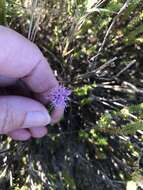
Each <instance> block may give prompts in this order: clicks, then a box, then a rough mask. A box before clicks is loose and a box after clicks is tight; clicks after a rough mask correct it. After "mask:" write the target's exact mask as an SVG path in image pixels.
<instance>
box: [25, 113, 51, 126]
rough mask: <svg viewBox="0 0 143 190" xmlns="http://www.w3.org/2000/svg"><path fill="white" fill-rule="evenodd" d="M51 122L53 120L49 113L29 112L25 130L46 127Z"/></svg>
mask: <svg viewBox="0 0 143 190" xmlns="http://www.w3.org/2000/svg"><path fill="white" fill-rule="evenodd" d="M50 121H51V118H50V116H49V114H48V112H47V113H46V112H38V111H33V112H28V113H27V115H26V118H25V121H24V125H23V128H30V127H39V126H45V125H48V124H49V123H50Z"/></svg>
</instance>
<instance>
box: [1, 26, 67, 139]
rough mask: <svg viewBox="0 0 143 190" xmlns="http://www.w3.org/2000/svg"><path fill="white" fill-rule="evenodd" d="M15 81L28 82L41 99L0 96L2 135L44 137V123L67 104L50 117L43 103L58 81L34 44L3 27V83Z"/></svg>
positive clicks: (58, 108)
mask: <svg viewBox="0 0 143 190" xmlns="http://www.w3.org/2000/svg"><path fill="white" fill-rule="evenodd" d="M16 80H22V81H23V82H24V83H26V85H28V87H29V88H30V89H31V90H32V91H33V92H34V93H35V97H38V99H39V101H36V100H33V99H30V98H26V97H22V96H0V134H6V135H8V136H10V137H12V138H13V139H15V140H28V139H30V138H31V137H34V138H40V137H43V136H44V135H45V134H46V133H47V128H46V127H45V126H46V125H47V124H49V123H50V122H52V123H55V122H58V121H59V120H60V118H61V117H62V115H63V112H64V107H57V108H55V109H54V110H53V112H52V114H51V116H50V115H49V113H48V111H47V109H46V108H45V106H44V105H43V104H46V103H47V102H48V100H47V96H48V91H49V89H51V88H54V87H56V86H58V85H59V84H58V81H57V80H56V78H55V76H54V74H53V72H52V70H51V68H50V66H49V64H48V62H47V61H46V59H45V58H44V56H43V54H42V53H41V51H40V50H39V49H38V47H37V46H36V45H35V44H33V43H32V42H30V41H29V40H27V39H26V38H24V37H23V36H21V35H20V34H18V33H16V32H15V31H13V30H11V29H8V28H6V27H3V26H0V86H6V85H8V84H10V83H12V82H14V81H16ZM40 102H42V103H40Z"/></svg>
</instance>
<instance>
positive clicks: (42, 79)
mask: <svg viewBox="0 0 143 190" xmlns="http://www.w3.org/2000/svg"><path fill="white" fill-rule="evenodd" d="M22 80H23V81H24V82H25V83H26V84H27V85H28V86H29V87H30V89H31V90H32V91H33V92H35V94H36V96H37V97H38V99H40V100H41V101H42V102H43V103H47V102H49V98H48V95H49V91H50V89H52V88H55V87H58V86H59V83H58V81H57V79H56V77H55V76H54V73H53V71H52V69H51V67H50V65H49V63H48V62H47V60H46V59H45V58H44V57H42V58H41V60H40V61H39V62H38V63H37V65H36V66H35V67H34V68H33V69H32V70H31V71H30V72H29V73H28V74H27V75H26V76H24V77H23V78H22ZM63 113H64V106H61V107H55V108H54V110H53V112H52V115H51V118H52V121H51V122H52V123H56V122H58V121H59V120H60V119H61V117H62V116H63Z"/></svg>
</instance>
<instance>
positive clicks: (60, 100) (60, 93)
mask: <svg viewBox="0 0 143 190" xmlns="http://www.w3.org/2000/svg"><path fill="white" fill-rule="evenodd" d="M70 94H71V90H69V89H66V88H65V87H64V86H58V87H55V88H52V89H51V90H50V92H49V94H48V98H49V100H50V101H51V103H52V105H53V106H54V107H66V105H67V100H68V99H69V95H70Z"/></svg>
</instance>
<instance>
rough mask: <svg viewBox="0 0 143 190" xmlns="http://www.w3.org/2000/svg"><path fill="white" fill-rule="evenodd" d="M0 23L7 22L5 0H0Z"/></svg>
mask: <svg viewBox="0 0 143 190" xmlns="http://www.w3.org/2000/svg"><path fill="white" fill-rule="evenodd" d="M0 24H1V25H5V24H6V2H5V0H0Z"/></svg>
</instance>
